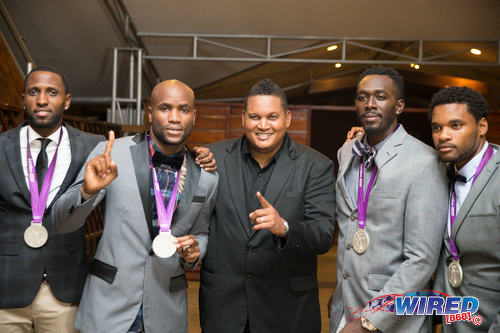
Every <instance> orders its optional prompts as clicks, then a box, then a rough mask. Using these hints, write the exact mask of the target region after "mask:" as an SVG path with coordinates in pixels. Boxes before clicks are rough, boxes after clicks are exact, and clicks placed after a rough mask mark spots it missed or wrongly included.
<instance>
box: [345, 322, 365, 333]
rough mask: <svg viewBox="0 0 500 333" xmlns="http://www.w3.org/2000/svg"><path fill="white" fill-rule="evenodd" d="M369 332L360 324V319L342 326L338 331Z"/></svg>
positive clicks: (346, 332)
mask: <svg viewBox="0 0 500 333" xmlns="http://www.w3.org/2000/svg"><path fill="white" fill-rule="evenodd" d="M366 332H370V331H369V330H367V329H366V328H364V327H363V326H361V319H355V320H353V321H351V322H349V323H347V325H345V326H344V328H343V329H342V330H341V331H340V333H366Z"/></svg>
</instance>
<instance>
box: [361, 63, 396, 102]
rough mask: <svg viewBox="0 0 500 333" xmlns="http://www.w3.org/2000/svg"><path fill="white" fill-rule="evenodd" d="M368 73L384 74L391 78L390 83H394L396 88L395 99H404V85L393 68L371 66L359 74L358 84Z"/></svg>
mask: <svg viewBox="0 0 500 333" xmlns="http://www.w3.org/2000/svg"><path fill="white" fill-rule="evenodd" d="M368 75H384V76H388V77H389V78H390V79H391V80H392V83H393V84H394V87H395V88H396V94H397V96H396V98H397V99H404V98H405V85H404V83H403V77H402V76H401V75H400V74H399V72H398V71H397V70H395V69H392V68H388V67H382V66H372V67H369V68H367V69H365V70H364V71H363V73H361V75H360V76H359V80H358V85H359V82H361V80H362V79H363V78H364V77H365V76H368Z"/></svg>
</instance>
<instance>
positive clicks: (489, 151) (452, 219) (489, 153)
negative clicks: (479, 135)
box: [449, 145, 494, 260]
mask: <svg viewBox="0 0 500 333" xmlns="http://www.w3.org/2000/svg"><path fill="white" fill-rule="evenodd" d="M493 153H494V151H493V148H492V147H491V146H490V145H488V148H487V149H486V151H485V152H484V155H483V157H482V158H481V162H480V163H479V166H478V167H477V169H476V172H475V173H474V178H473V179H472V185H474V182H475V181H476V178H477V177H478V176H479V174H480V173H481V171H482V170H483V168H484V166H485V165H486V163H488V161H489V160H490V159H491V157H492V156H493ZM472 185H471V188H472ZM456 217H457V194H456V192H455V184H453V189H452V191H451V200H450V234H451V230H452V228H453V223H455V218H456ZM449 238H450V252H451V254H452V255H453V259H454V260H458V249H457V247H456V246H455V243H454V242H453V239H451V235H450V237H449Z"/></svg>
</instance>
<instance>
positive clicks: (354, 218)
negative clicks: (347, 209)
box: [351, 213, 358, 221]
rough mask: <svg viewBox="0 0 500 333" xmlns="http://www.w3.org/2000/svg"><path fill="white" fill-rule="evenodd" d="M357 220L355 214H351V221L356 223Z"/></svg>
mask: <svg viewBox="0 0 500 333" xmlns="http://www.w3.org/2000/svg"><path fill="white" fill-rule="evenodd" d="M357 218H358V217H357V216H356V213H352V214H351V221H356V219H357Z"/></svg>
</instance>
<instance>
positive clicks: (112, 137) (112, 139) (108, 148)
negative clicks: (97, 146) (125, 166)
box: [104, 131, 115, 155]
mask: <svg viewBox="0 0 500 333" xmlns="http://www.w3.org/2000/svg"><path fill="white" fill-rule="evenodd" d="M114 142H115V132H114V131H109V139H108V143H107V144H106V150H104V154H105V155H111V149H113V143H114Z"/></svg>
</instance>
